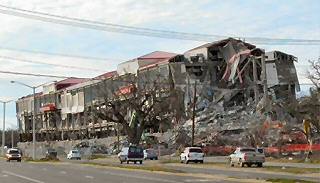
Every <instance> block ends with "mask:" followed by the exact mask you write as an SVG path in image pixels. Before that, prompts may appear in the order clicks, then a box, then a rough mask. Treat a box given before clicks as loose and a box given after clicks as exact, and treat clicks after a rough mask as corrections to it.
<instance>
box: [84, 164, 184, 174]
mask: <svg viewBox="0 0 320 183" xmlns="http://www.w3.org/2000/svg"><path fill="white" fill-rule="evenodd" d="M79 164H87V165H95V166H102V167H117V168H125V169H136V170H146V171H161V172H170V173H185V172H184V171H182V170H174V169H168V168H164V167H162V166H161V165H155V166H135V165H115V164H108V163H93V162H82V163H79Z"/></svg>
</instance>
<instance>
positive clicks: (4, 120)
mask: <svg viewBox="0 0 320 183" xmlns="http://www.w3.org/2000/svg"><path fill="white" fill-rule="evenodd" d="M11 101H12V100H9V101H2V100H0V102H1V103H3V127H2V145H1V149H2V155H4V144H5V138H6V137H5V134H6V103H8V102H11Z"/></svg>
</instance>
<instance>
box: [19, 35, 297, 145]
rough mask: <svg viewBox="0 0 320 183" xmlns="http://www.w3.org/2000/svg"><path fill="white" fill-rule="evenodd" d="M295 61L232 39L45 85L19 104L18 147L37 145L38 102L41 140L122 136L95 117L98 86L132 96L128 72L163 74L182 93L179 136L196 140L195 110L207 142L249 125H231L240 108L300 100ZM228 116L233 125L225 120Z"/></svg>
mask: <svg viewBox="0 0 320 183" xmlns="http://www.w3.org/2000/svg"><path fill="white" fill-rule="evenodd" d="M295 61H297V58H296V57H294V56H292V55H289V54H286V53H283V52H280V51H271V52H265V51H264V50H263V49H259V48H256V46H254V45H252V44H249V43H246V42H243V41H240V40H236V39H233V38H229V39H224V40H220V41H216V42H213V43H208V44H205V45H202V46H199V47H197V48H194V49H191V50H189V51H186V52H185V53H184V54H175V53H168V52H161V51H155V52H152V53H150V54H147V55H144V56H141V57H139V58H135V59H132V60H129V61H127V62H123V63H120V64H119V65H118V68H117V70H115V71H111V72H108V73H105V74H102V75H100V76H97V77H95V78H87V79H84V78H83V79H79V78H69V79H66V80H62V81H59V82H56V83H53V84H50V85H47V86H44V88H43V92H40V93H37V94H36V96H35V99H36V101H35V102H34V101H33V96H32V95H28V96H26V97H22V98H20V99H18V100H17V101H16V112H17V118H18V122H19V130H20V137H21V138H20V141H21V142H25V141H31V140H32V118H33V114H34V111H33V103H35V104H36V106H35V109H36V111H35V114H36V140H37V141H46V140H47V141H49V140H66V139H74V140H76V139H88V138H104V137H108V136H114V135H116V134H117V133H120V134H124V131H123V130H122V129H121V128H118V126H116V124H115V123H113V122H112V121H105V120H101V119H99V118H98V117H97V116H95V115H94V110H95V109H96V108H97V105H96V104H97V103H99V101H101V100H102V98H101V96H99V94H98V93H99V92H98V90H99V86H100V83H101V82H104V83H111V84H112V86H113V87H116V88H117V89H118V90H119V91H120V92H121V93H125V92H130V85H128V84H127V83H125V82H123V78H124V76H126V75H128V74H131V75H133V76H135V77H138V78H139V81H138V83H139V82H140V81H141V82H142V81H143V80H145V81H147V80H148V78H149V77H153V76H155V75H158V74H161V75H162V76H163V77H165V78H169V80H170V81H172V82H171V83H170V84H171V88H172V89H177V90H180V91H182V92H181V93H182V94H181V95H182V96H181V98H183V103H182V104H181V106H183V107H184V111H185V114H184V115H183V116H184V120H182V121H181V122H179V125H180V127H179V129H180V131H181V132H182V131H184V130H185V131H187V133H186V134H188V136H189V137H190V128H189V127H190V124H191V121H192V120H191V118H192V117H191V116H192V112H193V110H192V109H194V110H195V111H196V118H195V121H196V129H197V134H198V137H197V140H198V141H201V140H203V139H204V137H205V136H206V138H208V128H209V127H210V128H212V129H218V130H219V131H225V130H236V129H239V128H242V126H243V125H245V124H242V123H240V124H241V125H239V124H238V123H232V124H231V123H230V122H231V121H236V120H240V119H239V118H238V117H237V116H236V115H234V116H233V114H235V113H237V112H239V111H237V108H240V107H241V108H248V106H249V104H250V106H253V109H252V108H250V109H247V113H250V111H251V112H252V111H257V110H266V109H267V108H268V105H269V104H270V100H274V99H290V97H295V91H298V90H299V82H298V77H297V72H296V69H295V66H294V62H295ZM284 93H285V94H284ZM204 114H205V115H204ZM228 115H229V116H230V119H229V118H226V117H225V116H228ZM128 118H129V116H128ZM223 118H224V121H223V122H219V124H218V122H217V121H221V120H222V119H223ZM226 119H228V120H226ZM244 121H246V120H244ZM246 122H248V121H246ZM202 123H206V125H201V124H202ZM261 123H263V121H261ZM208 124H210V125H208ZM203 126H206V128H204V127H203ZM159 128H160V127H159V126H156V127H154V128H153V129H150V130H149V131H150V132H158V131H159ZM181 128H185V129H181ZM180 135H181V134H180ZM202 136H203V137H202ZM182 137H183V136H182V135H181V137H180V138H182ZM210 138H211V140H212V139H213V138H214V134H212V133H209V140H210ZM183 139H187V138H183ZM207 140H208V139H207Z"/></svg>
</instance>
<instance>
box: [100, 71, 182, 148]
mask: <svg viewBox="0 0 320 183" xmlns="http://www.w3.org/2000/svg"><path fill="white" fill-rule="evenodd" d="M97 94H98V96H99V98H100V100H99V104H98V107H97V110H96V111H95V113H96V115H97V116H98V118H100V119H101V120H106V121H109V122H115V123H119V124H121V125H122V127H123V130H124V131H125V133H126V135H128V140H129V143H133V144H138V143H139V141H140V139H141V135H142V134H143V133H144V132H145V130H146V129H153V130H155V131H156V130H158V129H160V130H166V129H167V128H171V127H172V119H173V117H174V116H175V117H177V116H178V114H181V113H182V107H181V106H180V105H182V104H183V103H182V102H181V101H182V99H181V97H180V96H181V93H180V92H179V91H177V90H175V89H173V87H172V81H171V80H170V79H169V77H164V76H161V75H160V74H159V73H158V72H149V70H148V72H144V73H138V75H134V74H126V75H123V76H119V77H116V78H111V79H107V80H104V81H102V82H101V83H99V85H98V86H97ZM178 118H179V116H178Z"/></svg>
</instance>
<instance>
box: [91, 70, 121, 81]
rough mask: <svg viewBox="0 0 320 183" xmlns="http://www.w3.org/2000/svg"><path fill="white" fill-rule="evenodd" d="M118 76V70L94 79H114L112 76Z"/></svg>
mask: <svg viewBox="0 0 320 183" xmlns="http://www.w3.org/2000/svg"><path fill="white" fill-rule="evenodd" d="M116 74H117V71H116V70H115V71H110V72H107V73H104V74H101V75H99V76H96V77H94V79H100V78H108V77H112V76H114V75H116Z"/></svg>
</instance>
